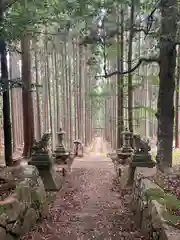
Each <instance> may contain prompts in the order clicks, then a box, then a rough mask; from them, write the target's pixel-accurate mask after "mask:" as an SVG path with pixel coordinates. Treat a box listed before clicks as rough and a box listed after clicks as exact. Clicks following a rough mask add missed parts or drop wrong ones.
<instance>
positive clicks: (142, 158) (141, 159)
mask: <svg viewBox="0 0 180 240" xmlns="http://www.w3.org/2000/svg"><path fill="white" fill-rule="evenodd" d="M154 166H155V162H154V161H153V160H152V158H151V155H150V154H149V153H148V152H136V153H134V154H133V155H132V156H131V161H130V165H129V180H128V185H132V184H133V181H134V173H135V170H136V167H147V168H153V167H154Z"/></svg>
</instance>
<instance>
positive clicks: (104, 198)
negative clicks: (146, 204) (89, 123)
mask: <svg viewBox="0 0 180 240" xmlns="http://www.w3.org/2000/svg"><path fill="white" fill-rule="evenodd" d="M93 146H94V151H93V152H90V153H89V155H87V156H85V157H84V158H82V159H78V158H77V159H75V160H74V162H73V165H72V172H71V174H70V175H68V176H67V177H66V181H65V183H64V185H63V188H62V189H61V190H60V191H59V192H58V193H57V195H56V199H55V201H54V203H53V204H52V205H51V206H50V208H49V213H48V216H47V217H46V219H44V220H43V221H42V222H41V223H39V225H38V226H36V228H35V229H34V230H33V231H32V232H31V233H29V234H28V235H27V236H25V237H23V238H22V239H23V240H30V239H31V240H42V239H46V240H88V239H90V240H91V239H99V240H101V239H102V240H123V239H124V240H137V239H145V238H144V237H143V236H141V233H140V231H139V230H138V229H137V228H136V227H135V223H134V222H133V213H132V212H131V210H130V199H131V198H130V191H129V190H128V189H127V190H123V191H121V190H120V188H119V186H118V183H117V181H116V179H115V172H114V166H113V163H112V161H111V160H110V159H108V158H106V157H105V156H104V155H105V154H106V149H105V147H106V144H104V143H103V142H102V140H101V139H100V138H97V139H95V141H94V143H93ZM100 151H101V152H100ZM102 153H103V154H102Z"/></svg>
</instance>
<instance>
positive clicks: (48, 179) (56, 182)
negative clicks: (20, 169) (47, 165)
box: [39, 166, 63, 191]
mask: <svg viewBox="0 0 180 240" xmlns="http://www.w3.org/2000/svg"><path fill="white" fill-rule="evenodd" d="M39 175H40V176H41V178H42V180H43V183H44V187H45V190H46V191H58V190H59V189H60V188H61V187H62V181H63V180H62V177H60V175H59V174H58V173H57V172H56V171H55V168H54V166H53V167H52V168H51V169H49V170H46V169H41V170H40V171H39Z"/></svg>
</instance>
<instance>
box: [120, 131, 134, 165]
mask: <svg viewBox="0 0 180 240" xmlns="http://www.w3.org/2000/svg"><path fill="white" fill-rule="evenodd" d="M121 135H122V136H123V145H122V147H121V148H120V149H118V150H117V155H118V157H119V161H120V162H121V163H122V164H124V163H125V162H126V159H127V158H129V157H130V156H131V155H132V152H133V149H132V147H131V145H130V140H131V137H132V133H131V132H130V131H129V130H128V129H127V128H126V129H125V131H123V132H121Z"/></svg>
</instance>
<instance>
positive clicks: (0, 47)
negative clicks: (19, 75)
mask: <svg viewBox="0 0 180 240" xmlns="http://www.w3.org/2000/svg"><path fill="white" fill-rule="evenodd" d="M0 14H1V13H0ZM0 22H1V19H0ZM0 54H1V77H2V79H4V82H5V84H4V85H5V87H7V88H8V85H9V84H8V68H7V52H6V43H5V41H4V40H3V39H1V41H0ZM3 125H4V155H5V156H4V157H5V163H6V165H7V166H10V165H11V164H12V136H11V120H10V97H9V90H8V89H7V90H6V91H4V92H3Z"/></svg>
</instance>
